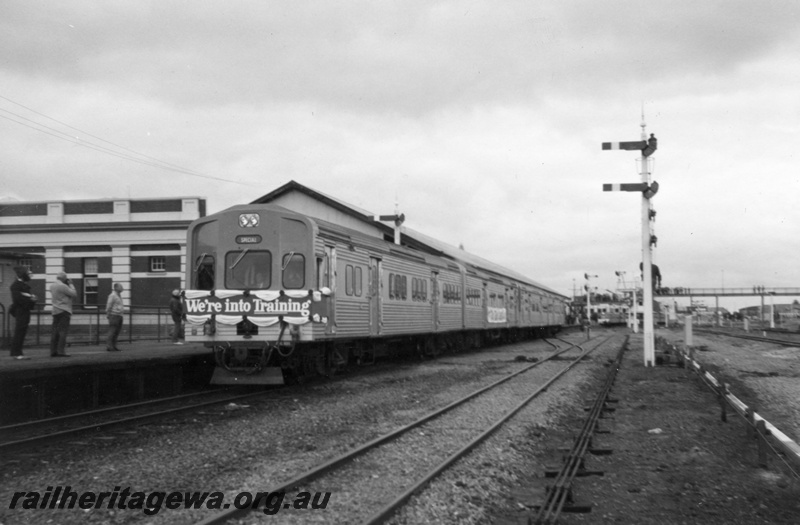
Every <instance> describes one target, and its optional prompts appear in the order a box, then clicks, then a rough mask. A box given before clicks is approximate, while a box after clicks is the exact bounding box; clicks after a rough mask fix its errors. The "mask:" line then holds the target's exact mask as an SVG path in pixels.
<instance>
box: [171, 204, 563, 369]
mask: <svg viewBox="0 0 800 525" xmlns="http://www.w3.org/2000/svg"><path fill="white" fill-rule="evenodd" d="M417 238H418V239H419V236H417ZM186 273H187V275H186V287H187V289H186V290H185V291H184V293H183V295H184V304H185V310H186V314H187V315H186V318H187V327H186V340H187V342H202V343H204V344H205V346H207V347H209V348H212V349H213V352H214V356H215V359H216V364H217V368H216V370H215V372H214V377H213V379H212V383H215V384H282V383H283V382H284V381H285V380H287V379H290V378H302V377H304V376H308V375H314V374H317V373H321V374H330V373H332V372H334V371H335V370H336V369H337V368H339V367H342V366H344V365H346V364H348V363H353V362H355V363H366V362H372V361H373V360H374V359H375V358H376V357H380V356H384V355H397V354H409V353H411V354H417V355H420V356H424V355H436V354H438V353H439V352H441V351H442V350H445V349H454V350H457V349H460V348H464V347H481V346H482V345H484V344H486V343H488V342H492V341H498V340H508V341H513V340H519V339H523V338H528V337H535V336H543V335H550V334H553V333H555V332H557V331H558V330H559V329H560V328H561V327H562V326H563V325H564V322H565V314H566V307H565V306H566V300H567V297H565V296H563V295H561V294H558V293H557V292H554V291H553V290H551V289H549V288H547V287H545V286H543V285H541V284H538V283H536V282H534V281H531V280H529V279H527V278H525V277H523V276H521V275H518V274H516V273H515V272H511V271H509V270H505V269H503V268H501V267H499V266H497V265H496V264H493V263H490V262H488V261H485V260H483V259H480V258H478V257H475V256H473V255H471V254H468V253H467V252H464V251H463V250H458V249H455V248H452V247H449V246H447V245H444V244H441V243H439V242H438V241H435V240H433V239H430V238H427V237H424V236H423V241H422V242H418V243H417V244H416V246H415V248H411V247H408V246H402V245H399V244H394V243H392V242H389V241H387V240H384V239H381V238H377V237H375V236H371V235H368V234H366V233H363V232H360V231H356V230H354V229H350V228H346V227H344V226H340V225H337V224H334V223H331V222H327V221H324V220H320V219H316V218H311V217H308V216H306V215H303V214H301V213H296V212H293V211H289V210H287V209H285V208H283V207H279V206H276V205H271V204H250V205H239V206H234V207H232V208H229V209H227V210H224V211H222V212H220V213H216V214H213V215H209V216H207V217H204V218H201V219H198V220H196V221H194V222H193V223H192V224H191V225H190V227H189V231H188V240H187V262H186Z"/></svg>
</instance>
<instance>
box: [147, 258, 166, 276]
mask: <svg viewBox="0 0 800 525" xmlns="http://www.w3.org/2000/svg"><path fill="white" fill-rule="evenodd" d="M150 271H151V272H166V271H167V258H166V257H165V256H164V255H153V256H151V257H150Z"/></svg>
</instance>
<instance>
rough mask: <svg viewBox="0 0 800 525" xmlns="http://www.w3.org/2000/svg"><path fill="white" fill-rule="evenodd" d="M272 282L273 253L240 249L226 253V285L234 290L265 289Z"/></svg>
mask: <svg viewBox="0 0 800 525" xmlns="http://www.w3.org/2000/svg"><path fill="white" fill-rule="evenodd" d="M271 284H272V254H271V253H270V252H268V251H262V250H247V249H245V250H240V251H235V252H228V253H227V254H225V287H226V288H229V289H233V290H263V289H265V288H269V287H270V285H271Z"/></svg>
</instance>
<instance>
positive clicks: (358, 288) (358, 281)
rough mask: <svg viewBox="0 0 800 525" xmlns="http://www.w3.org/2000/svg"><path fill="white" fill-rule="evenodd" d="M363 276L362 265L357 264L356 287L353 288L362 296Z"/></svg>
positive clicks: (357, 295) (357, 294) (358, 295)
mask: <svg viewBox="0 0 800 525" xmlns="http://www.w3.org/2000/svg"><path fill="white" fill-rule="evenodd" d="M361 278H362V275H361V267H360V266H356V272H355V287H354V289H353V291H354V292H355V294H356V297H361V294H362V293H363V292H364V289H363V286H362V284H361Z"/></svg>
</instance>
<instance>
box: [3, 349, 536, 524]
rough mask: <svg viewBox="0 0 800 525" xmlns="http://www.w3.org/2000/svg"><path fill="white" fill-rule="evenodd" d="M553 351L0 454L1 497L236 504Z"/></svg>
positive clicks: (104, 515)
mask: <svg viewBox="0 0 800 525" xmlns="http://www.w3.org/2000/svg"><path fill="white" fill-rule="evenodd" d="M551 351H552V347H551V346H549V345H547V344H546V343H544V342H543V341H536V342H529V343H521V344H517V345H509V346H505V347H502V348H493V349H486V350H484V351H481V352H474V353H469V354H456V355H449V356H445V357H443V358H441V359H439V360H437V361H433V362H426V363H388V364H380V365H377V366H374V367H367V368H364V369H359V370H357V371H355V372H354V373H350V374H348V375H346V376H344V377H340V378H336V379H335V380H332V381H328V382H321V383H317V384H314V385H305V386H300V387H291V388H286V389H284V390H281V391H280V395H279V396H278V399H274V397H275V395H274V393H273V394H272V399H271V400H269V401H263V402H260V401H258V400H253V401H252V402H249V403H248V405H247V406H238V407H227V408H228V409H220V410H210V409H206V410H204V411H201V412H198V413H196V414H193V415H190V416H187V417H182V418H179V419H174V420H169V421H167V422H163V423H158V424H147V425H140V426H138V427H136V428H134V429H127V430H124V431H120V432H109V433H105V434H103V435H95V436H89V437H86V438H81V440H80V441H78V440H73V441H71V442H69V443H64V444H63V446H53V447H48V449H46V450H40V451H32V452H29V453H24V454H19V455H17V456H16V457H14V458H12V459H4V460H3V463H2V467H3V473H2V480H3V483H2V488H0V500H2V501H5V502H9V503H10V501H11V499H12V496H13V493H14V492H16V491H38V492H40V493H44V492H45V490H46V487H48V486H58V485H61V486H67V485H69V486H71V487H72V488H73V490H77V491H79V492H85V491H94V492H109V491H113V490H114V487H116V486H119V487H122V488H124V487H128V486H129V487H131V490H132V491H144V492H148V493H149V492H152V491H167V492H169V491H221V492H223V493H224V494H225V495H226V498H228V499H226V501H232V498H233V496H234V495H235V494H236V493H237V492H239V491H243V490H250V491H253V492H257V491H259V490H264V489H265V487H268V486H270V485H274V484H276V483H278V482H281V481H284V480H286V479H289V478H291V477H292V476H293V475H294V474H296V473H298V472H301V471H303V470H306V469H308V468H310V467H312V466H314V465H316V464H318V463H320V462H321V461H324V460H325V459H328V458H330V457H334V456H336V455H339V454H341V453H342V452H343V451H345V450H347V449H349V448H351V447H354V446H357V445H359V444H361V443H364V442H366V441H368V440H370V439H372V438H374V437H376V436H378V435H380V434H382V433H385V432H387V431H389V430H391V429H394V428H396V427H398V426H401V425H403V424H405V423H408V422H410V421H412V420H414V419H416V418H417V417H419V416H420V415H422V414H424V413H427V412H429V411H431V410H433V409H434V408H437V407H441V406H444V405H446V404H448V403H450V402H451V401H453V400H454V399H457V398H458V397H460V396H462V395H464V394H466V393H468V392H471V391H473V390H475V389H477V388H478V387H480V386H481V385H485V384H488V383H491V382H492V381H495V380H497V379H499V378H500V377H503V376H505V375H506V374H508V373H509V372H510V371H514V370H518V369H520V368H521V367H523V366H525V365H526V364H527V363H524V362H519V361H516V360H515V358H516V357H518V356H520V355H523V356H526V357H533V356H540V357H541V356H542V355H544V354H545V353H549V352H551ZM325 490H331V489H325ZM331 491H332V490H331ZM365 496H366V495H365ZM333 497H335V493H334V495H333ZM333 497H332V499H333ZM2 507H3V508H2V510H0V523H4V524H6V525H8V524H11V523H23V524H24V523H47V522H48V521H49V522H51V523H154V524H155V523H187V522H192V521H195V520H199V519H201V518H202V517H205V516H207V515H208V514H209V512H208V511H202V512H201V511H184V510H180V511H178V510H167V509H162V510H161V511H160V512H158V513H157V514H155V515H152V516H147V515H144V514H143V513H142V512H141V511H136V510H131V509H122V510H120V509H115V510H109V509H107V508H100V509H91V510H88V511H83V510H79V509H73V510H44V509H36V510H32V509H28V510H21V509H19V508H17V509H8V508H7V507H8V504H5V505H2ZM318 512H319V514H320V515H322V514H324V511H318ZM279 517H280V515H278V516H276V518H279ZM278 521H279V520H278Z"/></svg>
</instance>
